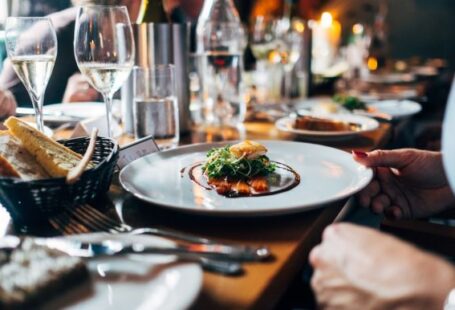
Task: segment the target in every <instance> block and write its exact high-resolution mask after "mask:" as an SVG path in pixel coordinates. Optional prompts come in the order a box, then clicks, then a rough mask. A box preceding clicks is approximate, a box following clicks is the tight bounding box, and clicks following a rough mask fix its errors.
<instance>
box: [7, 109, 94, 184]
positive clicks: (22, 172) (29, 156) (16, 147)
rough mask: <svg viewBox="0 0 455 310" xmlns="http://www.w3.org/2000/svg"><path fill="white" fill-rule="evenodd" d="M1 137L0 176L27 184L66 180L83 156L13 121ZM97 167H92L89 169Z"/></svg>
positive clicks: (91, 164)
mask: <svg viewBox="0 0 455 310" xmlns="http://www.w3.org/2000/svg"><path fill="white" fill-rule="evenodd" d="M5 125H6V126H7V128H8V129H9V130H8V131H6V132H2V133H1V136H0V156H1V157H0V175H1V176H5V177H11V176H13V177H20V178H21V179H24V180H35V179H43V178H48V177H64V176H66V175H67V174H68V172H69V171H70V170H71V169H72V168H73V167H75V166H76V165H77V164H78V163H79V161H80V160H81V159H82V156H81V155H80V154H78V153H76V152H74V151H72V150H71V149H69V148H67V147H65V146H64V145H62V144H60V143H57V142H55V141H54V140H52V139H50V138H48V137H47V136H46V135H44V134H43V133H41V132H40V131H38V130H36V129H35V128H33V127H32V126H30V125H28V124H27V123H26V122H24V121H22V120H20V119H18V118H15V117H10V118H8V119H7V120H6V121H5ZM94 166H95V165H94V164H93V163H90V164H89V165H88V167H87V169H90V168H93V167H94Z"/></svg>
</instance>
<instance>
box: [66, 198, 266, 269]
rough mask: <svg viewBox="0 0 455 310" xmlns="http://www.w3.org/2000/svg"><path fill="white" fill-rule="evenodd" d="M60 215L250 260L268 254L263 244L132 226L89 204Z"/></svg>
mask: <svg viewBox="0 0 455 310" xmlns="http://www.w3.org/2000/svg"><path fill="white" fill-rule="evenodd" d="M61 216H63V217H66V218H68V217H69V218H71V217H74V218H76V219H78V220H79V221H80V222H81V223H82V224H83V225H85V226H86V227H88V228H89V229H91V230H95V231H105V232H109V233H130V234H133V235H141V234H149V235H157V236H162V237H168V238H173V239H176V240H180V241H185V242H189V243H199V244H205V245H214V246H215V245H216V246H217V247H222V248H224V249H225V250H227V251H238V252H243V253H244V254H245V257H248V258H249V259H251V260H264V259H267V258H268V257H269V256H270V250H269V249H268V248H267V247H264V246H261V247H257V248H252V247H249V246H239V245H228V244H222V243H219V242H216V241H213V240H209V239H207V238H201V237H198V236H194V235H190V234H183V233H180V232H176V231H174V230H169V229H162V228H154V227H153V228H152V227H141V228H133V227H132V226H130V225H128V224H125V223H121V222H119V221H115V220H113V219H111V218H110V217H108V216H106V215H104V214H103V213H101V212H100V211H98V210H97V209H95V208H93V207H91V206H90V205H81V206H79V207H77V208H74V209H71V210H69V209H67V210H66V211H65V212H64V213H63V214H62V215H61Z"/></svg>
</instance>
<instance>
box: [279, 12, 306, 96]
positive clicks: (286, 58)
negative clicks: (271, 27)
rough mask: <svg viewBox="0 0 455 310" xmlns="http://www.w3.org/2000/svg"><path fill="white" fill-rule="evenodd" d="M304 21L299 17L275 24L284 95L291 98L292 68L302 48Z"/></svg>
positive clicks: (282, 20)
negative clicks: (282, 71)
mask: <svg viewBox="0 0 455 310" xmlns="http://www.w3.org/2000/svg"><path fill="white" fill-rule="evenodd" d="M304 28H305V26H304V23H303V22H302V21H301V20H299V19H293V20H289V19H281V20H278V21H277V23H276V26H275V35H276V38H277V44H276V52H277V54H278V55H279V59H280V62H281V64H282V65H283V70H284V97H285V98H286V99H288V100H290V98H291V88H292V85H291V83H292V69H294V66H295V64H296V63H297V61H298V60H299V58H300V52H301V50H302V48H303V31H304Z"/></svg>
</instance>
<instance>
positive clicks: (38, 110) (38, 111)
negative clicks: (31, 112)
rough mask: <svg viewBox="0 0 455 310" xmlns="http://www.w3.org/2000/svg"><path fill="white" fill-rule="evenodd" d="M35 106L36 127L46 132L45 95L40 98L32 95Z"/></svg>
mask: <svg viewBox="0 0 455 310" xmlns="http://www.w3.org/2000/svg"><path fill="white" fill-rule="evenodd" d="M32 103H33V108H34V109H35V121H36V128H38V130H39V131H41V132H44V122H43V96H41V97H40V98H33V97H32Z"/></svg>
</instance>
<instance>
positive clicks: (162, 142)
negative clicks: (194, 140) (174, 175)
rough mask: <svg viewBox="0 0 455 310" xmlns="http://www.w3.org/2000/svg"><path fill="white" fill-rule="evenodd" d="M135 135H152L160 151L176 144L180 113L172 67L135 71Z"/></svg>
mask: <svg viewBox="0 0 455 310" xmlns="http://www.w3.org/2000/svg"><path fill="white" fill-rule="evenodd" d="M133 118H134V134H135V137H136V139H139V138H143V137H146V136H153V137H154V139H155V141H156V143H157V144H158V146H159V147H160V149H168V148H173V147H176V146H177V145H178V143H179V138H180V133H179V131H180V129H179V111H178V102H177V94H176V88H175V67H174V65H170V64H169V65H156V66H153V67H150V68H142V67H136V68H134V102H133Z"/></svg>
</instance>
